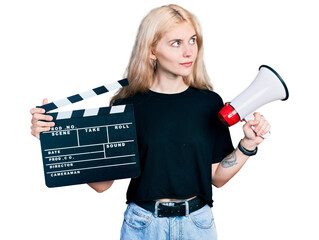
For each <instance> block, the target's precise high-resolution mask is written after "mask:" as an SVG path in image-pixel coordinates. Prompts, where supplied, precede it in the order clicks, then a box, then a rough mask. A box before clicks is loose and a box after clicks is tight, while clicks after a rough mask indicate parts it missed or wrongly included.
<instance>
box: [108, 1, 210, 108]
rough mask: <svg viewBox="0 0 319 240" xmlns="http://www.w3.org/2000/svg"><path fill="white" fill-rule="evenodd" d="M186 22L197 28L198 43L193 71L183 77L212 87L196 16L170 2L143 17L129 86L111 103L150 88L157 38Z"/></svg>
mask: <svg viewBox="0 0 319 240" xmlns="http://www.w3.org/2000/svg"><path fill="white" fill-rule="evenodd" d="M183 22H187V23H190V24H191V25H192V26H193V27H194V30H195V32H196V35H197V46H198V54H197V59H196V61H195V63H194V66H193V69H192V73H191V74H190V75H189V76H187V77H183V80H184V82H185V84H186V85H190V86H192V87H195V88H198V89H209V90H213V86H212V84H211V82H210V80H209V77H208V74H207V72H206V68H205V64H204V60H203V36H202V33H201V29H200V26H199V23H198V21H197V20H196V17H195V16H194V15H192V14H191V13H190V12H188V11H187V10H185V9H184V8H182V7H180V6H178V5H174V4H170V5H166V6H162V7H159V8H155V9H153V10H151V11H150V12H149V14H147V15H146V16H145V17H144V19H143V20H142V22H141V24H140V26H139V29H138V33H137V36H136V40H135V45H134V47H133V50H132V54H131V58H130V61H129V65H128V67H127V69H126V73H125V75H126V76H125V77H127V79H128V81H129V85H128V86H126V87H123V88H121V89H119V90H118V91H117V93H116V94H115V95H114V96H113V97H112V98H111V100H110V105H113V103H114V101H115V100H117V99H122V98H127V97H129V96H131V95H135V94H137V93H141V92H145V91H146V90H148V89H149V87H150V86H151V85H152V83H153V81H154V73H155V68H154V62H153V60H152V59H151V58H150V55H151V50H152V49H155V48H156V46H157V43H158V41H159V40H160V39H161V38H162V37H163V35H164V34H165V33H166V32H167V31H169V30H170V29H171V28H172V27H174V26H176V24H179V23H183Z"/></svg>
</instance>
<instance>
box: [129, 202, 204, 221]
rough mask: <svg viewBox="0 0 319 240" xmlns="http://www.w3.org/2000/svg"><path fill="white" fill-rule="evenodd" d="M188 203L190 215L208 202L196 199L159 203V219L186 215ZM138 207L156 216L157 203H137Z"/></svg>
mask: <svg viewBox="0 0 319 240" xmlns="http://www.w3.org/2000/svg"><path fill="white" fill-rule="evenodd" d="M186 202H188V209H189V213H192V212H194V211H196V210H198V209H200V208H202V207H204V206H205V205H206V204H207V202H206V201H204V200H203V199H202V198H200V197H195V198H193V199H191V200H188V201H187V200H184V201H178V202H159V203H158V207H157V216H158V217H177V216H185V215H186ZM135 204H137V205H138V206H140V207H142V208H144V209H146V210H148V211H150V212H152V213H154V214H156V212H155V205H156V201H147V202H135Z"/></svg>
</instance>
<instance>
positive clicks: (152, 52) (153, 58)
mask: <svg viewBox="0 0 319 240" xmlns="http://www.w3.org/2000/svg"><path fill="white" fill-rule="evenodd" d="M150 58H151V59H152V60H154V61H155V60H156V59H157V57H156V55H155V51H154V50H153V49H151V52H150Z"/></svg>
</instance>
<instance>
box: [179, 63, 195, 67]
mask: <svg viewBox="0 0 319 240" xmlns="http://www.w3.org/2000/svg"><path fill="white" fill-rule="evenodd" d="M181 65H182V66H184V67H191V66H192V65H193V62H185V63H181Z"/></svg>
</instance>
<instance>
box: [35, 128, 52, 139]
mask: <svg viewBox="0 0 319 240" xmlns="http://www.w3.org/2000/svg"><path fill="white" fill-rule="evenodd" d="M47 131H50V127H34V126H33V125H32V126H31V134H32V135H33V136H35V137H36V138H39V137H40V133H41V132H47Z"/></svg>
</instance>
